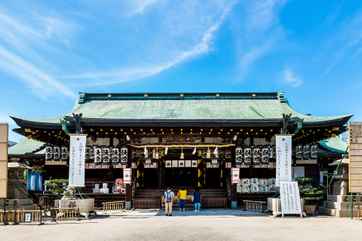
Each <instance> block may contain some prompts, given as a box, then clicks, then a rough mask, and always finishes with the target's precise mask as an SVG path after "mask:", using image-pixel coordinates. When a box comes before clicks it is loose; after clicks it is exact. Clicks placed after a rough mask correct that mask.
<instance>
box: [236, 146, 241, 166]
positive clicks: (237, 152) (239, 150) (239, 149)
mask: <svg viewBox="0 0 362 241" xmlns="http://www.w3.org/2000/svg"><path fill="white" fill-rule="evenodd" d="M242 161H243V149H242V148H241V147H237V148H235V163H241V162H242Z"/></svg>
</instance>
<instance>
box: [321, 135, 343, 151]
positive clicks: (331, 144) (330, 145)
mask: <svg viewBox="0 0 362 241" xmlns="http://www.w3.org/2000/svg"><path fill="white" fill-rule="evenodd" d="M319 144H320V145H321V146H322V147H323V148H324V149H326V150H328V151H330V152H334V153H337V154H347V152H348V144H347V143H346V142H345V141H343V140H342V138H341V137H340V136H335V137H331V138H328V139H325V140H322V141H320V142H319Z"/></svg>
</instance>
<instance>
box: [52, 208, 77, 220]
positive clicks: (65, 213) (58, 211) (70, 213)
mask: <svg viewBox="0 0 362 241" xmlns="http://www.w3.org/2000/svg"><path fill="white" fill-rule="evenodd" d="M52 210H53V211H54V215H55V220H56V221H68V220H79V219H80V213H79V210H78V209H77V208H54V209H52Z"/></svg>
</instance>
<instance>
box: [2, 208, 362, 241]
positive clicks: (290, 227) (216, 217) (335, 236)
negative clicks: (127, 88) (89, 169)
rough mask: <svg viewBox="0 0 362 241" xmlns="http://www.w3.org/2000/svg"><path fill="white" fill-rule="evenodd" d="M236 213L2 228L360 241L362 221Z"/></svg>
mask: <svg viewBox="0 0 362 241" xmlns="http://www.w3.org/2000/svg"><path fill="white" fill-rule="evenodd" d="M251 214H252V213H241V212H240V211H237V210H207V211H205V210H204V211H201V212H200V213H198V214H195V213H194V212H192V211H189V212H186V213H179V212H176V213H175V215H174V216H172V217H165V216H162V215H160V214H159V213H158V212H157V210H136V211H133V212H127V215H123V216H117V217H108V218H95V219H90V220H87V221H81V222H75V221H68V222H63V223H61V224H46V225H42V226H38V225H17V226H11V225H10V226H3V225H0V240H1V241H13V240H14V241H15V240H16V241H19V240H26V241H32V240H36V241H58V240H59V241H73V240H74V241H95V240H97V241H102V240H105V241H113V240H120V241H127V240H130V241H133V240H134V241H142V240H157V241H179V240H180V241H181V240H182V241H188V240H190V241H193V240H200V241H213V240H221V241H226V240H240V241H246V240H252V241H299V240H300V241H340V240H343V241H361V240H362V221H359V220H351V219H348V218H335V217H311V218H298V217H286V218H273V217H270V216H251Z"/></svg>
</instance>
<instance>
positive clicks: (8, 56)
mask: <svg viewBox="0 0 362 241" xmlns="http://www.w3.org/2000/svg"><path fill="white" fill-rule="evenodd" d="M0 69H1V70H3V71H5V72H7V73H8V74H11V75H13V76H15V77H17V78H19V79H20V80H22V81H23V82H24V83H26V84H27V85H28V86H29V87H31V88H32V89H33V90H34V91H35V92H36V93H37V94H38V95H39V96H44V97H45V96H47V95H49V94H59V93H61V94H63V95H65V96H68V97H72V98H73V97H75V95H74V93H73V92H72V91H71V90H69V89H68V88H67V87H66V86H64V85H63V84H62V83H61V82H59V81H57V80H56V79H54V77H52V76H51V75H49V74H48V73H46V72H44V71H43V70H41V69H40V68H38V67H37V66H35V65H33V64H31V63H30V62H28V61H26V60H25V59H23V58H22V57H20V56H18V55H16V54H14V53H11V52H10V51H8V50H6V49H5V48H3V47H2V46H0Z"/></svg>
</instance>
